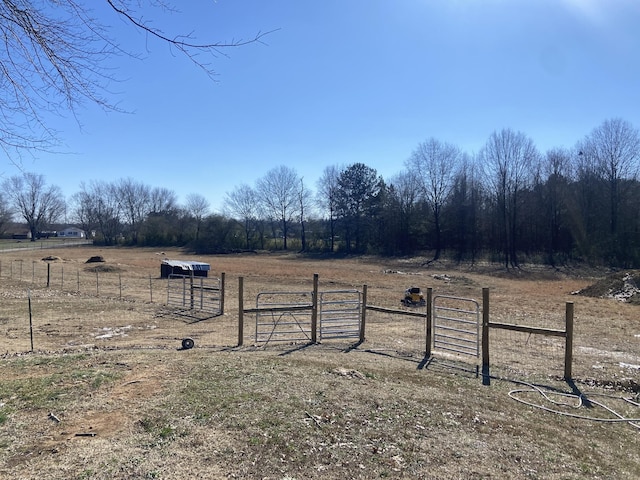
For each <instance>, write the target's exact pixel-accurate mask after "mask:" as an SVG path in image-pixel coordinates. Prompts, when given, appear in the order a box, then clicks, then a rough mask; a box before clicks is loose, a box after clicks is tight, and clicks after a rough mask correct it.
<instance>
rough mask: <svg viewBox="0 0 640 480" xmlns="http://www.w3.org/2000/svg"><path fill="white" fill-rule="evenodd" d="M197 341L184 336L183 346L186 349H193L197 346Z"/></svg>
mask: <svg viewBox="0 0 640 480" xmlns="http://www.w3.org/2000/svg"><path fill="white" fill-rule="evenodd" d="M195 344H196V342H194V341H193V338H183V339H182V348H183V349H184V350H191V349H192V348H193V347H194V346H195Z"/></svg>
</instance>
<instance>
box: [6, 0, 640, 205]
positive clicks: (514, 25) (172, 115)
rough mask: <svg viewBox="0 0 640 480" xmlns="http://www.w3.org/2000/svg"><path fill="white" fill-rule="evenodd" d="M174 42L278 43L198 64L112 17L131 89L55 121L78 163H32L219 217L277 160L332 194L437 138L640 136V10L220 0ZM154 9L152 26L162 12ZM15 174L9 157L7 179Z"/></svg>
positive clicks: (631, 2)
mask: <svg viewBox="0 0 640 480" xmlns="http://www.w3.org/2000/svg"><path fill="white" fill-rule="evenodd" d="M175 4H177V5H179V7H180V9H181V13H177V14H173V15H171V16H170V17H168V18H169V20H167V18H163V17H160V16H156V18H154V20H155V22H156V25H158V26H160V27H161V28H162V29H163V30H164V31H165V32H166V33H169V34H177V33H185V32H186V33H188V32H194V35H195V36H196V37H197V38H198V39H201V40H203V41H204V40H206V41H209V40H212V39H213V40H215V41H228V40H231V39H241V38H245V39H246V38H250V37H252V36H254V35H255V34H256V33H258V32H261V31H262V32H265V31H271V30H276V29H277V30H276V31H274V32H273V33H271V34H269V35H268V36H266V37H265V38H264V39H263V40H264V42H265V43H266V45H263V44H252V45H248V46H245V47H242V48H238V49H231V50H226V51H225V52H226V54H227V56H218V57H217V58H211V59H203V60H206V61H208V62H210V63H211V64H212V66H213V67H214V68H215V70H216V71H217V73H218V76H217V78H216V81H215V82H213V81H211V80H210V79H209V78H208V77H207V76H206V75H205V74H204V73H203V72H201V71H200V70H199V69H198V68H196V67H195V66H194V65H193V64H192V63H190V62H189V61H188V60H187V59H185V58H183V57H181V56H180V55H179V54H177V53H176V52H173V51H171V50H170V49H169V48H168V47H167V46H166V45H163V44H161V43H159V42H157V41H154V40H153V39H149V38H147V37H146V36H145V35H143V34H141V33H140V32H137V31H135V30H134V29H133V28H131V27H129V26H127V25H125V24H124V23H123V22H122V21H121V20H119V19H117V18H116V17H115V16H114V15H113V14H111V13H110V12H109V11H108V10H107V9H106V8H102V7H99V8H98V10H96V15H98V16H99V17H100V18H101V19H102V20H103V21H104V22H105V24H107V25H109V26H111V27H112V31H111V34H112V36H113V37H114V38H116V39H118V40H119V41H121V43H122V44H123V46H125V47H126V48H127V49H128V50H129V51H131V52H133V53H136V54H139V55H140V56H141V57H143V58H142V59H135V58H132V57H129V56H126V55H122V56H119V57H116V58H113V59H112V60H111V62H110V64H109V65H108V67H109V68H110V69H113V70H112V72H113V73H114V74H115V75H116V76H117V77H118V78H120V79H121V80H122V81H120V82H118V83H114V84H112V85H110V90H111V91H112V92H113V93H112V94H111V95H110V97H109V98H110V100H112V101H113V102H114V103H117V104H118V105H119V107H121V108H122V109H124V110H127V111H129V112H131V113H114V112H109V113H107V112H104V111H102V110H101V109H99V108H97V107H96V106H92V105H86V106H85V107H84V108H81V109H80V110H79V111H78V112H77V117H78V121H79V122H80V124H81V125H79V124H78V121H77V120H76V119H74V118H73V117H72V116H69V117H68V118H58V117H54V118H52V119H51V120H50V121H51V124H52V126H53V127H54V128H55V129H56V130H58V132H59V136H60V138H61V140H62V141H63V142H64V146H63V151H64V152H66V153H63V154H43V153H35V154H34V158H28V157H25V158H24V159H23V164H24V169H25V170H27V171H33V172H36V173H41V174H43V175H45V177H46V180H47V183H50V184H55V185H58V186H59V187H60V188H61V189H62V191H63V192H64V194H65V195H66V196H71V195H72V194H73V193H75V192H76V191H78V190H79V188H80V183H81V182H83V181H85V182H90V181H91V180H107V181H111V180H117V179H119V178H126V177H131V178H134V179H136V180H139V181H142V182H144V183H146V184H148V185H150V186H152V187H164V188H169V189H172V190H174V191H175V192H176V193H177V194H178V197H179V200H180V201H184V199H185V197H186V195H187V194H189V193H201V194H202V195H204V196H205V197H206V198H207V199H208V200H209V202H210V203H211V207H212V210H213V211H215V212H219V211H221V209H222V206H223V201H224V197H225V194H226V193H228V192H231V191H232V190H233V189H234V188H235V187H236V186H238V185H240V184H242V183H245V184H248V185H251V186H253V185H254V184H255V181H256V180H257V179H258V178H260V177H262V176H264V174H265V173H266V172H267V171H268V170H270V169H271V168H274V167H277V166H280V165H286V166H289V167H292V168H295V169H296V171H297V172H298V174H299V175H301V176H302V177H303V179H304V181H305V184H306V185H307V187H308V188H310V189H314V188H315V185H316V181H317V180H318V178H320V176H321V174H322V171H323V169H324V168H325V167H326V166H328V165H338V166H342V165H349V164H352V163H354V162H362V163H365V164H366V165H368V166H370V167H372V168H375V169H376V170H377V171H378V173H379V174H380V175H382V176H383V177H384V178H385V179H390V178H391V177H392V176H394V175H395V174H397V173H399V172H401V171H402V170H403V168H404V162H405V161H406V160H407V158H408V157H409V156H410V155H411V153H412V151H413V150H414V149H415V148H416V146H417V145H418V144H419V143H420V142H422V141H424V140H426V139H428V138H430V137H435V138H437V139H438V140H441V141H446V142H449V143H453V144H456V145H457V146H459V147H460V148H461V149H463V150H465V151H467V152H469V153H474V152H477V151H478V150H480V149H481V148H482V146H483V144H484V143H485V142H486V141H487V139H488V137H489V135H490V134H491V133H492V132H493V131H495V130H500V129H502V128H511V129H513V130H516V131H521V132H523V133H525V134H526V135H528V136H529V137H530V138H531V139H532V140H533V141H534V143H535V144H536V145H537V146H538V148H539V150H540V151H541V152H545V151H546V150H548V149H550V148H554V147H572V146H573V145H574V144H575V143H576V142H577V141H578V140H580V139H582V138H583V137H584V136H585V135H587V134H588V133H589V132H590V131H591V130H592V129H593V128H595V127H597V126H599V125H600V124H601V123H602V122H604V121H605V120H607V119H610V118H623V119H624V120H627V121H629V122H631V123H632V124H633V125H634V126H635V127H636V128H638V127H640V108H639V107H640V55H639V52H640V34H638V25H640V2H638V1H637V0H448V1H447V0H386V1H381V0H323V1H315V2H311V1H303V0H273V1H269V0H217V1H216V2H213V1H205V0H198V1H195V0H194V1H189V2H175ZM151 16H152V14H151V13H148V14H147V15H146V17H151ZM15 173H16V170H15V168H14V167H13V166H12V165H11V164H10V162H9V160H6V168H5V169H4V173H3V174H4V175H5V176H8V175H13V174H15Z"/></svg>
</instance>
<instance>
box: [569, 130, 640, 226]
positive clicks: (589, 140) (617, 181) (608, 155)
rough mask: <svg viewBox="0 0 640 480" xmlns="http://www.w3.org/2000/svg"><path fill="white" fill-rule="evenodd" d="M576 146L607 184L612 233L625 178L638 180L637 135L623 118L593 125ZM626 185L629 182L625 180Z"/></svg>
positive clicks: (639, 145)
mask: <svg viewBox="0 0 640 480" xmlns="http://www.w3.org/2000/svg"><path fill="white" fill-rule="evenodd" d="M579 148H580V151H581V152H582V156H583V157H585V158H587V159H590V160H591V161H592V162H594V165H595V168H596V171H597V173H598V175H599V176H600V178H602V180H603V181H604V182H605V184H606V185H607V187H608V197H609V230H610V233H611V234H612V235H615V234H616V233H617V232H618V218H619V208H620V204H621V202H622V200H623V198H622V197H623V196H624V195H625V194H626V192H627V189H625V188H624V184H625V180H627V181H633V180H637V179H638V172H639V171H640V134H639V133H638V130H637V129H635V128H634V127H633V126H632V125H631V124H630V123H629V122H627V121H625V120H622V119H619V118H616V119H613V120H607V121H605V122H604V123H603V124H602V125H600V126H599V127H597V128H595V129H594V130H593V131H592V132H591V134H589V135H588V136H587V137H586V138H585V139H584V141H583V142H582V143H581V144H579ZM627 185H630V184H629V183H628V182H627Z"/></svg>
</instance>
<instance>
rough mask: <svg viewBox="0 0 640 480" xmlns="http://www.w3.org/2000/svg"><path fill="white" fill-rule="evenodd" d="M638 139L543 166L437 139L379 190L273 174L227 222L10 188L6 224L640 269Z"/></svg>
mask: <svg viewBox="0 0 640 480" xmlns="http://www.w3.org/2000/svg"><path fill="white" fill-rule="evenodd" d="M639 173H640V135H639V134H638V130H637V129H635V128H634V127H633V126H632V125H631V124H630V123H629V122H627V121H625V120H622V119H611V120H607V121H605V122H603V123H602V124H601V125H600V126H598V127H597V128H595V129H594V130H593V131H592V132H591V133H590V134H588V135H587V136H585V137H584V138H583V139H582V140H580V141H579V142H578V143H577V144H576V145H575V147H574V148H571V149H566V148H556V149H551V150H549V151H547V152H545V153H544V154H542V153H540V152H539V151H538V150H537V148H536V147H535V145H534V143H533V141H532V140H531V139H530V138H529V137H527V136H526V135H525V134H524V133H522V132H516V131H513V130H511V129H503V130H500V131H495V132H493V133H492V134H491V135H490V137H489V139H488V140H487V142H486V143H485V145H484V146H483V148H482V149H481V150H480V151H479V152H477V153H475V154H469V153H466V152H463V151H461V150H460V149H459V148H458V147H457V146H455V145H452V144H449V143H446V142H442V141H440V140H438V139H435V138H429V139H427V140H425V141H423V142H421V143H420V144H419V145H418V146H417V147H416V148H415V149H414V151H413V152H412V153H411V155H410V156H409V158H408V159H407V160H406V161H405V162H404V168H403V169H402V170H401V171H400V173H398V174H396V175H395V176H393V177H392V178H389V179H384V178H383V177H382V176H380V175H378V173H377V171H376V170H375V169H373V168H371V167H369V166H367V165H365V164H363V163H353V164H351V165H346V166H338V165H332V166H328V167H326V168H325V169H324V171H323V173H322V176H321V178H319V179H318V180H317V181H316V184H315V189H314V190H312V189H310V188H309V186H308V185H307V184H306V183H305V182H304V180H303V178H302V177H301V176H300V175H298V173H297V172H296V170H295V168H293V167H289V166H279V167H276V168H273V169H271V170H269V171H268V172H267V173H266V174H265V175H264V176H263V177H261V178H260V179H258V181H256V182H255V184H254V185H247V184H241V185H238V186H236V187H235V188H234V189H233V190H232V191H231V192H228V193H227V194H226V196H225V201H224V209H223V211H222V212H221V213H211V212H210V206H209V204H208V202H207V200H206V199H205V198H204V197H203V196H202V195H200V194H191V195H189V196H188V197H187V200H186V203H185V204H184V205H180V204H179V203H178V201H177V196H176V194H175V193H174V192H173V191H171V190H169V189H166V188H157V187H155V188H154V187H150V186H148V185H145V184H144V183H141V182H138V181H136V180H134V179H130V178H126V179H120V180H118V181H115V182H103V181H95V182H91V183H88V184H82V185H81V187H80V191H79V192H77V193H75V194H74V195H73V196H72V197H71V198H70V199H69V201H68V202H65V201H64V199H63V196H62V195H61V192H60V190H59V189H58V188H57V187H55V186H47V185H46V183H45V181H44V178H43V177H42V176H41V175H37V174H33V173H24V174H23V175H21V176H15V177H11V178H9V179H7V180H5V181H4V183H3V185H2V186H3V188H2V191H3V197H2V201H1V202H0V222H2V221H5V222H6V221H7V220H8V219H9V218H11V217H12V215H13V216H17V217H21V218H22V219H23V220H24V221H25V222H26V223H27V225H28V226H29V229H30V230H31V231H32V236H33V238H34V239H35V238H36V236H37V232H38V231H40V230H42V229H45V228H46V226H47V225H49V224H52V223H54V222H56V221H60V219H61V218H62V217H63V215H64V216H66V218H67V219H68V220H69V221H70V222H72V223H74V224H76V225H77V226H79V227H80V228H82V229H83V230H85V231H86V232H95V241H97V242H101V243H103V244H105V245H116V244H127V245H140V246H144V245H146V246H189V247H190V248H192V249H193V250H194V251H197V252H201V253H216V252H225V251H236V250H256V249H264V250H296V251H305V252H342V253H347V254H350V253H353V254H363V253H369V254H382V255H412V254H417V253H420V254H424V252H428V255H430V257H431V258H432V259H433V260H438V259H439V258H441V257H442V256H447V257H448V258H451V259H454V260H457V261H461V262H462V261H464V262H474V261H478V260H481V259H482V260H490V261H497V262H501V263H503V264H504V266H505V267H506V268H518V267H519V265H520V264H521V263H522V262H525V261H526V262H531V261H534V262H539V263H540V262H541V263H547V264H552V265H555V264H562V263H566V262H589V263H592V264H599V265H609V266H615V267H622V268H635V267H638V266H639V265H640V208H639V207H640V182H639V178H638V175H639Z"/></svg>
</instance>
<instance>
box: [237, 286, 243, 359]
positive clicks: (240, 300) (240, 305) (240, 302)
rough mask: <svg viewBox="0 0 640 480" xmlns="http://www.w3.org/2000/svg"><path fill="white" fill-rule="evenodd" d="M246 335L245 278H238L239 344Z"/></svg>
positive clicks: (239, 344) (240, 344)
mask: <svg viewBox="0 0 640 480" xmlns="http://www.w3.org/2000/svg"><path fill="white" fill-rule="evenodd" d="M243 337H244V278H243V277H239V278H238V346H239V347H241V346H242V339H243Z"/></svg>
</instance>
